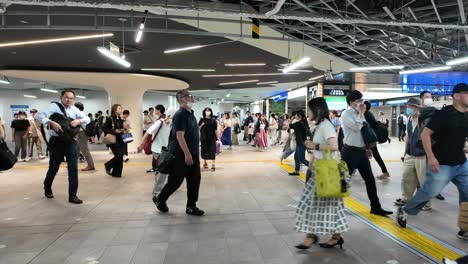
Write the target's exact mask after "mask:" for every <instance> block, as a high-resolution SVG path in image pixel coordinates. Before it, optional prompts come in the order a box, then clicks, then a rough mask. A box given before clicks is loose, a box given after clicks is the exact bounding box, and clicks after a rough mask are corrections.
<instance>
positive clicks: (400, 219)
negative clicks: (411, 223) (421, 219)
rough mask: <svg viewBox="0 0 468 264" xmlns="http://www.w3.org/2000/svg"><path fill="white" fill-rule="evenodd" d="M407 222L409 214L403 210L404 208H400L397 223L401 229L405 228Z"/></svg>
mask: <svg viewBox="0 0 468 264" xmlns="http://www.w3.org/2000/svg"><path fill="white" fill-rule="evenodd" d="M407 221H408V214H407V213H406V212H405V211H404V210H403V207H402V206H400V207H398V211H397V222H398V224H399V225H400V226H401V227H403V228H405V227H406V222H407Z"/></svg>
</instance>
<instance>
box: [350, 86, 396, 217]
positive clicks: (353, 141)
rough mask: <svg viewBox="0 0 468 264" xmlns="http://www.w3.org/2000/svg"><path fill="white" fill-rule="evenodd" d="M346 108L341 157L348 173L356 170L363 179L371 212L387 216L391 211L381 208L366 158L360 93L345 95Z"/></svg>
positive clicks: (363, 108)
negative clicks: (346, 165) (362, 132)
mask: <svg viewBox="0 0 468 264" xmlns="http://www.w3.org/2000/svg"><path fill="white" fill-rule="evenodd" d="M346 101H347V103H348V109H347V110H345V111H344V112H343V113H342V115H341V125H342V127H343V133H344V141H343V142H344V147H343V150H342V155H341V156H342V159H343V160H344V161H345V162H346V163H347V164H348V169H349V173H350V174H352V173H353V172H354V170H356V169H357V170H358V171H359V174H361V177H362V178H363V179H364V182H365V184H366V189H367V196H368V197H369V200H370V202H371V211H370V212H371V214H375V215H380V216H387V215H390V214H392V212H389V211H386V210H384V209H382V206H381V204H380V201H379V196H378V195H377V186H376V185H375V179H374V174H373V173H372V168H371V165H370V162H369V158H368V152H369V151H370V150H369V149H367V148H366V144H365V143H364V138H363V137H362V134H361V129H362V127H363V124H364V122H365V118H364V113H365V111H366V106H365V104H364V103H363V100H362V93H361V92H359V91H352V92H351V93H350V94H349V95H348V96H347V97H346Z"/></svg>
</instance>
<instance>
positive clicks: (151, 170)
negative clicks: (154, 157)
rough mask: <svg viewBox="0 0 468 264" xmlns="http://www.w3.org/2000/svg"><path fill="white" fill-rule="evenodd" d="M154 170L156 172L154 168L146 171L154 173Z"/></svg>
mask: <svg viewBox="0 0 468 264" xmlns="http://www.w3.org/2000/svg"><path fill="white" fill-rule="evenodd" d="M153 172H156V171H155V170H153V169H149V170H147V171H146V173H153Z"/></svg>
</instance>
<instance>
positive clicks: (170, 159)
mask: <svg viewBox="0 0 468 264" xmlns="http://www.w3.org/2000/svg"><path fill="white" fill-rule="evenodd" d="M174 160H175V157H174V155H172V153H171V152H169V150H168V149H167V148H166V147H163V148H162V149H161V154H159V157H158V159H157V160H156V168H157V170H158V171H159V172H160V173H162V174H171V173H172V171H173V169H174Z"/></svg>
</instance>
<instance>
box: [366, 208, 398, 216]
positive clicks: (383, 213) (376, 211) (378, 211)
mask: <svg viewBox="0 0 468 264" xmlns="http://www.w3.org/2000/svg"><path fill="white" fill-rule="evenodd" d="M370 213H371V214H375V215H380V216H387V215H391V214H393V212H390V211H386V210H384V209H382V208H379V209H371V211H370Z"/></svg>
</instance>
